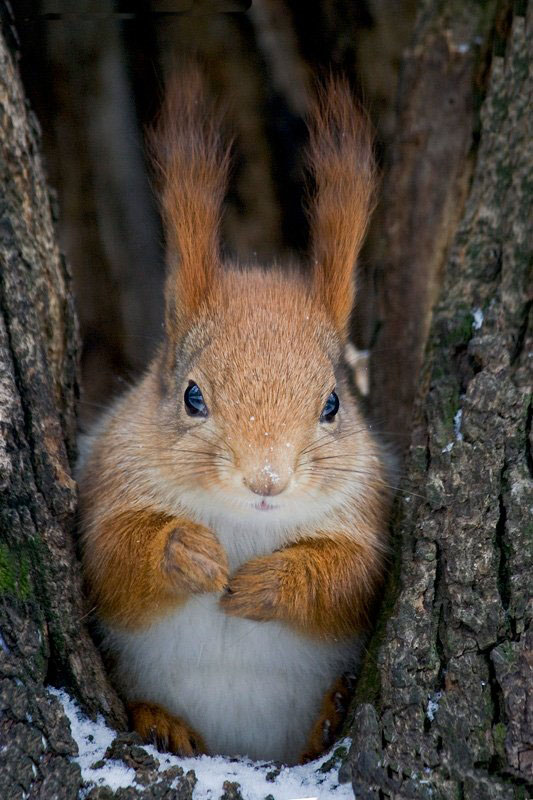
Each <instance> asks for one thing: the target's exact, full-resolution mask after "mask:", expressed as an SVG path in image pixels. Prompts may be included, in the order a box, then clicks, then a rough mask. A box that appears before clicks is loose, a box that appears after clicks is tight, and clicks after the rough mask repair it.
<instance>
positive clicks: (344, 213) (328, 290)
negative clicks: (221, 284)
mask: <svg viewBox="0 0 533 800" xmlns="http://www.w3.org/2000/svg"><path fill="white" fill-rule="evenodd" d="M370 131H371V129H370V124H369V122H368V119H367V117H366V115H365V114H364V112H363V111H362V109H360V108H358V107H357V105H356V103H355V101H354V99H353V97H352V95H351V92H350V89H349V87H348V84H347V83H346V81H343V80H339V79H333V78H330V79H329V80H328V81H327V82H326V83H325V84H324V86H322V87H321V88H320V89H319V91H318V93H317V96H316V98H315V100H314V102H313V104H312V106H311V115H310V124H309V133H310V142H309V152H308V160H309V164H310V166H311V169H312V170H313V173H314V176H315V182H316V192H315V196H314V198H313V200H312V203H311V230H312V233H313V259H314V280H315V291H316V294H317V297H318V298H320V299H321V300H322V301H324V302H325V303H326V305H327V307H328V309H329V311H330V313H331V315H332V318H333V320H334V322H335V324H336V326H337V329H338V330H339V331H340V332H342V333H344V332H345V331H346V326H347V323H348V320H349V316H350V313H351V311H352V308H353V303H354V264H355V261H356V259H357V255H358V253H359V250H360V249H361V245H362V243H363V239H364V235H365V232H366V228H367V225H368V220H369V217H370V213H371V211H372V206H373V203H374V195H375V185H376V169H375V163H374V158H373V153H372V136H371V132H370Z"/></svg>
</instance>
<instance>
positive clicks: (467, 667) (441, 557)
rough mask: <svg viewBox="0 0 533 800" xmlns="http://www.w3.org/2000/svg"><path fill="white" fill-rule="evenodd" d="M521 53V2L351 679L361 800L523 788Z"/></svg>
mask: <svg viewBox="0 0 533 800" xmlns="http://www.w3.org/2000/svg"><path fill="white" fill-rule="evenodd" d="M528 22H529V25H530V24H531V15H530V16H529V20H528ZM530 50H531V41H529V43H528V41H527V36H526V19H525V17H523V16H520V15H518V14H517V15H516V16H515V18H514V20H513V25H512V30H511V34H510V37H509V40H508V42H507V48H506V51H505V55H500V56H498V55H497V56H495V57H494V59H493V63H492V69H491V76H490V86H489V91H488V95H487V98H486V100H485V102H484V105H483V108H482V111H481V139H480V146H479V152H478V156H477V163H476V168H475V172H474V176H473V182H472V187H471V190H470V193H469V197H468V200H467V203H466V206H465V211H464V213H463V215H462V219H461V222H460V224H459V226H458V228H457V230H456V232H455V235H454V238H453V244H452V247H451V250H450V255H449V258H448V260H447V265H446V278H445V282H444V287H443V291H442V294H441V299H440V302H439V304H438V306H437V308H436V310H435V314H434V319H433V324H432V328H431V336H430V345H429V350H428V354H427V357H426V362H425V368H424V379H423V385H422V389H421V391H420V394H419V403H418V408H417V414H416V419H415V430H414V435H413V444H412V447H411V451H410V455H409V459H408V473H407V485H408V488H409V487H412V488H413V489H414V490H415V491H416V492H417V493H422V494H423V498H421V497H419V496H417V495H410V494H409V493H408V492H407V493H406V494H405V495H404V496H403V498H402V499H401V501H400V502H399V503H398V509H397V518H396V520H395V524H394V530H395V539H396V556H395V566H394V571H393V572H394V574H393V576H392V578H391V582H390V585H389V589H388V595H387V597H386V599H385V602H384V606H383V609H382V612H381V617H380V620H379V623H378V631H377V633H376V635H375V637H374V639H373V641H372V643H371V645H370V649H369V655H368V658H367V662H366V665H365V668H364V671H363V675H362V679H361V681H360V683H359V688H358V690H357V703H356V706H355V714H354V718H353V725H352V731H353V734H354V739H353V745H352V750H351V754H350V756H349V759H348V761H347V764H346V765H345V768H344V775H345V777H351V778H352V780H353V786H354V790H355V792H356V795H357V798H358V800H371V799H372V800H374V798H376V799H377V798H380V799H381V798H387V799H388V798H395V799H396V798H398V800H399V799H400V798H402V799H403V798H406V799H407V798H417V799H418V798H420V799H422V798H424V799H426V798H427V799H428V800H429V798H432V799H433V800H435V799H436V798H439V799H440V798H442V800H444V799H445V798H446V800H448V798H452V797H460V798H464V800H480V798H487V799H488V798H491V800H492V799H493V798H494V799H495V798H498V800H499V799H500V798H502V800H503V798H505V799H506V800H507V798H509V800H510V799H511V798H525V797H527V796H530V795H529V794H528V793H529V792H530V791H531V778H532V765H533V749H532V741H531V727H530V726H529V729H528V720H529V719H530V716H529V715H530V713H531V709H530V705H528V703H530V701H528V700H527V697H526V691H527V690H526V687H527V686H528V685H531V629H530V624H531V607H530V604H529V600H528V598H529V595H530V592H529V587H528V584H529V583H530V576H531V568H532V566H533V564H532V563H531V547H530V545H531V539H530V528H529V526H530V521H529V522H528V513H529V512H528V508H529V507H530V505H531V498H532V494H531V460H530V450H529V437H530V423H531V411H530V409H529V410H528V407H529V402H530V398H529V392H530V389H531V371H530V370H528V365H527V359H528V354H530V353H531V330H530V328H529V327H528V319H529V318H528V313H529V311H530V295H529V302H528V289H530V287H528V281H529V280H530V274H529V272H528V270H529V267H530V258H531V251H530V244H529V243H528V215H529V208H530V197H529V192H530V186H529V181H528V175H529V170H530V165H531V140H530V138H529V136H528V127H529V125H530V123H531V108H530V107H529V106H528V97H529V96H530V93H531V81H530V77H529V75H528V59H530V58H531V53H530ZM528 529H529V532H528ZM528 787H529V788H528Z"/></svg>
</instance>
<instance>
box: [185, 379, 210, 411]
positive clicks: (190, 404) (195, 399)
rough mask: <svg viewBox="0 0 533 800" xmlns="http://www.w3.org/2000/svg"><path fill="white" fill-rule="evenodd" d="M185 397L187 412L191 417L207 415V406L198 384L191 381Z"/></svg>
mask: <svg viewBox="0 0 533 800" xmlns="http://www.w3.org/2000/svg"><path fill="white" fill-rule="evenodd" d="M183 399H184V400H185V408H186V409H187V414H189V415H190V416H191V417H207V406H206V404H205V400H204V396H203V394H202V392H201V389H200V387H199V386H198V384H196V383H193V382H192V381H189V385H188V386H187V388H186V389H185V394H184V395H183Z"/></svg>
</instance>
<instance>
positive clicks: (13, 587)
mask: <svg viewBox="0 0 533 800" xmlns="http://www.w3.org/2000/svg"><path fill="white" fill-rule="evenodd" d="M0 594H1V595H6V594H8V595H13V596H15V597H17V598H18V599H19V600H23V601H25V600H27V599H28V598H29V596H30V559H29V557H28V554H27V553H26V552H24V550H23V549H19V548H14V547H13V548H9V547H8V546H7V545H6V544H3V543H0Z"/></svg>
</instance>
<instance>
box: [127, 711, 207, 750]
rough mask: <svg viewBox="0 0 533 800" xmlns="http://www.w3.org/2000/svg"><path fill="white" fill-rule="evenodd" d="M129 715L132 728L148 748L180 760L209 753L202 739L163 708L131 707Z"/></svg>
mask: <svg viewBox="0 0 533 800" xmlns="http://www.w3.org/2000/svg"><path fill="white" fill-rule="evenodd" d="M128 711H129V714H130V720H131V726H132V728H133V729H134V730H135V731H137V733H138V734H139V735H140V736H141V738H142V739H143V740H144V741H145V742H146V743H147V744H153V745H154V746H155V747H156V748H157V749H158V750H160V751H161V752H165V751H166V752H170V753H175V754H176V755H178V756H197V755H200V754H202V753H206V752H207V751H206V747H205V744H204V742H203V739H202V737H201V736H199V735H198V734H197V733H196V732H195V731H193V729H192V728H190V727H189V726H188V725H187V724H186V723H185V722H183V720H182V719H180V718H179V717H175V716H173V715H172V714H169V713H168V711H165V709H164V708H162V706H158V705H157V704H156V703H131V704H130V706H129V707H128Z"/></svg>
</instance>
